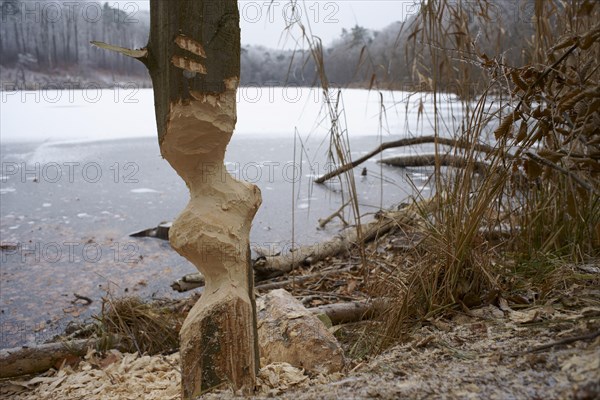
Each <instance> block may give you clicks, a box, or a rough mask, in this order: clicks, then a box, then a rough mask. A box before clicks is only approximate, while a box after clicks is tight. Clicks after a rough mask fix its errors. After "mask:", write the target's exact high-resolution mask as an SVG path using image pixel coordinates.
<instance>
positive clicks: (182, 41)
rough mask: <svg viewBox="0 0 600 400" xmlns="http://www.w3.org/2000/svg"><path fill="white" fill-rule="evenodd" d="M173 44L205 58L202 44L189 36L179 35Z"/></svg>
mask: <svg viewBox="0 0 600 400" xmlns="http://www.w3.org/2000/svg"><path fill="white" fill-rule="evenodd" d="M175 44H176V45H177V46H179V47H180V48H181V49H183V50H187V51H189V52H190V53H194V54H196V55H197V56H200V57H202V58H206V52H205V51H204V48H203V47H202V44H200V43H199V42H197V41H195V40H194V39H192V38H190V37H187V36H185V35H179V36H177V37H176V38H175Z"/></svg>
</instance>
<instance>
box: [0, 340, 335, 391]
mask: <svg viewBox="0 0 600 400" xmlns="http://www.w3.org/2000/svg"><path fill="white" fill-rule="evenodd" d="M341 376H342V375H341V374H333V375H329V376H324V375H318V376H316V377H312V378H309V377H308V376H307V375H306V374H305V373H304V370H302V369H299V368H295V367H293V366H291V365H290V364H287V363H273V364H269V365H267V366H266V367H264V368H262V369H261V370H260V372H259V374H258V377H257V392H256V394H257V395H259V396H268V397H272V396H277V395H280V394H282V393H284V392H286V391H288V390H293V389H297V388H301V387H308V386H310V385H314V384H324V383H327V382H330V381H331V380H332V379H339V377H341ZM180 385H181V374H180V371H179V353H175V354H171V355H168V356H163V355H156V356H141V357H140V356H139V355H138V354H137V353H134V354H130V353H126V354H123V353H121V352H119V351H118V350H111V351H110V352H108V353H107V354H106V355H104V356H103V357H100V355H99V354H98V353H96V351H94V350H91V349H90V351H89V352H88V353H87V355H86V356H85V357H84V359H83V360H82V361H81V362H80V363H79V365H78V366H77V367H76V368H72V367H70V366H69V365H63V366H62V368H60V370H58V371H56V370H52V371H50V372H48V373H46V374H43V375H41V376H37V377H35V378H32V379H30V380H27V381H18V380H12V381H8V382H4V383H0V397H2V398H7V397H10V398H11V399H14V400H32V399H36V400H54V399H56V400H70V399H83V398H85V399H86V400H88V399H89V400H107V399H111V400H113V399H115V400H129V399H132V400H133V399H135V400H137V399H145V400H154V399H156V400H158V399H161V400H162V399H164V400H170V399H179V398H180V396H181V386H180ZM209 396H217V397H222V396H226V397H232V396H234V394H233V393H231V391H229V390H226V389H225V390H217V391H215V392H214V393H211V394H210V395H209Z"/></svg>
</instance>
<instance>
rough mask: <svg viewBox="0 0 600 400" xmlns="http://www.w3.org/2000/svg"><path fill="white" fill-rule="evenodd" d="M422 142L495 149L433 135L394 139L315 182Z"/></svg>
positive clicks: (487, 149) (484, 150) (466, 147)
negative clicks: (393, 149)
mask: <svg viewBox="0 0 600 400" xmlns="http://www.w3.org/2000/svg"><path fill="white" fill-rule="evenodd" d="M424 143H437V144H441V145H446V146H452V147H457V148H463V149H470V148H473V149H474V150H475V151H478V152H483V153H493V152H494V151H495V149H494V148H493V147H492V146H488V145H485V144H481V143H476V144H472V143H467V142H465V141H461V140H454V139H449V138H443V137H438V138H436V137H435V136H422V137H415V138H406V139H400V140H396V141H393V142H386V143H382V144H381V145H379V147H377V148H376V149H374V150H372V151H371V152H369V153H367V154H365V155H364V156H362V157H360V158H357V159H356V160H354V161H352V162H349V163H347V164H344V165H342V166H341V167H339V168H338V169H336V170H334V171H331V172H329V173H327V174H325V175H323V176H320V177H319V178H317V179H315V183H324V182H325V181H327V180H329V179H331V178H334V177H336V176H338V175H340V174H342V173H344V172H346V171H348V170H350V169H352V168H354V167H356V166H358V165H360V164H362V163H363V162H365V161H367V160H368V159H369V158H371V157H373V156H375V155H377V154H379V153H381V152H382V151H384V150H387V149H391V148H395V147H403V146H414V145H418V144H424ZM429 165H431V164H429Z"/></svg>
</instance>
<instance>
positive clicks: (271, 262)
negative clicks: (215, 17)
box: [253, 201, 429, 280]
mask: <svg viewBox="0 0 600 400" xmlns="http://www.w3.org/2000/svg"><path fill="white" fill-rule="evenodd" d="M426 204H429V202H428V201H424V202H421V203H416V204H412V205H409V206H407V207H404V208H403V209H401V210H400V211H394V212H387V213H382V214H381V216H380V217H379V219H376V220H374V221H371V222H369V223H367V224H364V225H363V226H362V240H361V241H362V243H366V242H369V241H371V240H373V239H375V238H376V237H377V236H379V235H382V234H384V233H387V232H388V231H390V230H391V229H392V228H394V227H396V226H398V225H400V224H414V223H415V221H417V220H418V219H419V218H420V212H421V209H422V208H423V207H426ZM359 244H360V243H359V240H358V235H357V232H356V229H355V228H348V229H346V230H344V231H343V232H341V233H340V234H339V235H337V236H335V237H333V238H331V239H329V240H327V241H325V242H323V243H317V244H315V245H312V246H303V247H299V248H297V249H294V250H293V251H291V252H290V253H286V254H281V255H278V256H267V257H261V258H259V259H257V260H255V261H254V263H253V264H254V265H253V267H254V272H255V276H256V277H257V279H258V280H265V279H270V278H274V277H277V276H281V275H284V274H286V273H288V272H290V271H292V270H293V269H294V268H296V267H298V266H308V265H311V264H314V263H316V262H317V261H320V260H323V259H325V258H327V257H333V256H336V255H338V254H340V253H344V252H347V251H349V250H350V249H351V248H352V247H354V246H356V245H359Z"/></svg>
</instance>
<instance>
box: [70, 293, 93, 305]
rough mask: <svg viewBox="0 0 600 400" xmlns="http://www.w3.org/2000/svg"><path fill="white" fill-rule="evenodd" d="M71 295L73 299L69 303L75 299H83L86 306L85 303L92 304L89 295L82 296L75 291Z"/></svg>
mask: <svg viewBox="0 0 600 400" xmlns="http://www.w3.org/2000/svg"><path fill="white" fill-rule="evenodd" d="M73 296H75V300H73V301H72V302H71V303H75V302H76V301H77V300H83V301H85V303H86V304H85V305H86V306H87V305H89V304H92V303H93V302H94V301H93V300H92V299H90V298H89V297H87V296H82V295H80V294H77V293H73Z"/></svg>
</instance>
